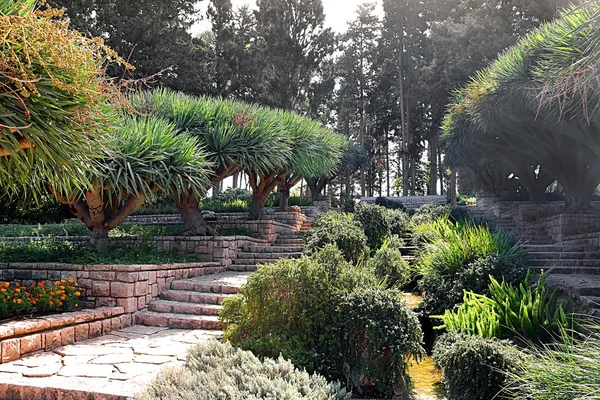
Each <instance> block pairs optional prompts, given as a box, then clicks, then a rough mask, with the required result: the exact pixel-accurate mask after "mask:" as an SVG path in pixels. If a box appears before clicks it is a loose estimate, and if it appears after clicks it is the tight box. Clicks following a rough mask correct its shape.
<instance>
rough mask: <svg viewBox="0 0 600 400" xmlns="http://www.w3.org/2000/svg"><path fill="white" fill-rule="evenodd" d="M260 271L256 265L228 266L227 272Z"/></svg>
mask: <svg viewBox="0 0 600 400" xmlns="http://www.w3.org/2000/svg"><path fill="white" fill-rule="evenodd" d="M257 269H258V267H257V266H256V264H231V265H229V266H227V271H236V272H244V271H248V272H254V271H256V270H257Z"/></svg>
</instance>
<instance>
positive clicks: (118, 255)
mask: <svg viewBox="0 0 600 400" xmlns="http://www.w3.org/2000/svg"><path fill="white" fill-rule="evenodd" d="M201 261H207V260H206V258H205V257H202V256H198V255H196V254H179V253H167V252H164V253H163V252H158V251H157V250H156V247H155V246H154V245H153V244H151V243H146V244H144V245H142V246H141V247H128V248H120V249H111V250H109V251H103V252H101V251H97V250H96V249H94V248H92V247H90V246H89V245H87V244H81V243H73V242H70V241H64V240H56V239H49V238H46V239H40V240H31V241H29V242H25V243H21V242H8V241H3V242H0V262H59V263H69V264H80V265H90V264H169V263H178V262H181V263H183V262H201Z"/></svg>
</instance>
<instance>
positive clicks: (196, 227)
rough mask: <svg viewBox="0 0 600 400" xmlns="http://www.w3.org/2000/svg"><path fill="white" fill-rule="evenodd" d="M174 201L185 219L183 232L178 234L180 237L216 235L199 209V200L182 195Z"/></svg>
mask: <svg viewBox="0 0 600 400" xmlns="http://www.w3.org/2000/svg"><path fill="white" fill-rule="evenodd" d="M174 200H175V205H176V206H177V210H179V213H180V214H181V218H182V219H183V230H182V231H180V232H178V233H177V234H178V235H185V236H213V235H214V234H215V231H214V229H212V228H211V227H210V226H208V224H207V223H206V220H205V219H204V217H203V216H202V213H201V212H200V210H199V209H198V199H196V197H195V196H185V195H181V196H179V197H175V198H174Z"/></svg>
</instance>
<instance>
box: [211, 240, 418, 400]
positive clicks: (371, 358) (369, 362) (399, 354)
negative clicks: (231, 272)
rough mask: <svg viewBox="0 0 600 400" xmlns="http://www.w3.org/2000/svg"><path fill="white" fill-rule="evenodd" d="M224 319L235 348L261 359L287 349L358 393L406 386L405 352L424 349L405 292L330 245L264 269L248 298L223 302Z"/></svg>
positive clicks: (294, 357) (299, 363) (308, 367)
mask: <svg viewBox="0 0 600 400" xmlns="http://www.w3.org/2000/svg"><path fill="white" fill-rule="evenodd" d="M220 318H221V320H222V322H223V323H224V326H225V331H224V335H223V338H224V339H225V340H230V341H231V342H232V343H233V344H234V345H236V346H240V347H241V348H243V349H246V350H251V351H253V352H254V353H255V354H257V355H259V356H265V357H277V356H279V354H281V355H283V357H284V358H286V359H290V360H291V361H292V362H293V363H294V364H295V365H296V366H298V367H300V368H306V370H308V371H309V372H313V371H314V372H319V373H321V374H323V375H324V376H325V377H326V378H328V379H331V380H341V381H344V382H348V384H349V385H350V386H353V387H355V388H356V389H357V390H361V389H366V390H369V391H373V392H377V393H388V392H389V391H390V390H391V386H390V385H392V382H393V383H395V384H398V385H400V384H401V383H402V384H404V385H405V386H407V382H408V377H407V376H406V365H405V357H408V356H419V355H420V354H421V352H422V348H421V343H420V341H421V330H420V327H419V324H418V320H417V319H416V316H415V315H414V313H412V311H410V310H408V309H407V308H406V307H405V305H404V303H403V302H402V301H400V300H399V292H397V291H395V290H389V289H385V288H382V287H380V285H379V284H378V279H377V278H376V277H375V276H374V275H373V274H372V273H370V272H369V270H368V269H366V268H363V267H361V266H355V265H353V264H350V263H348V262H347V261H346V260H345V259H344V256H343V255H342V253H341V252H340V251H339V250H338V249H336V248H335V247H334V246H331V245H329V246H326V247H325V248H324V249H323V250H321V251H320V252H317V253H315V254H313V255H312V256H310V257H309V256H303V257H302V258H301V259H299V260H285V259H284V260H279V261H278V262H277V263H276V264H271V265H266V266H261V267H259V269H258V271H257V272H256V273H255V274H253V275H251V276H250V278H249V279H248V283H247V284H246V286H245V287H244V288H243V289H242V295H240V296H235V297H232V298H229V299H227V300H225V302H224V303H223V310H222V311H221V314H220ZM385 349H388V350H385ZM381 351H384V353H386V354H387V356H389V357H384V356H382V353H381ZM375 365H378V366H380V367H382V366H385V368H376V367H375ZM359 377H363V378H364V379H363V378H360V379H359ZM405 386H402V387H405Z"/></svg>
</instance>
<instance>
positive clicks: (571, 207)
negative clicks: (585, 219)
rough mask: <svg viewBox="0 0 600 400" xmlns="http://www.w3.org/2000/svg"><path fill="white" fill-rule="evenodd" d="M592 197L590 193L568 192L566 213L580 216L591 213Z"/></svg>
mask: <svg viewBox="0 0 600 400" xmlns="http://www.w3.org/2000/svg"><path fill="white" fill-rule="evenodd" d="M591 202H592V197H591V196H590V194H589V193H583V192H573V191H571V192H569V191H568V192H566V202H565V212H566V213H567V214H580V213H585V212H586V211H589V210H590V209H591V207H592V203H591Z"/></svg>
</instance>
